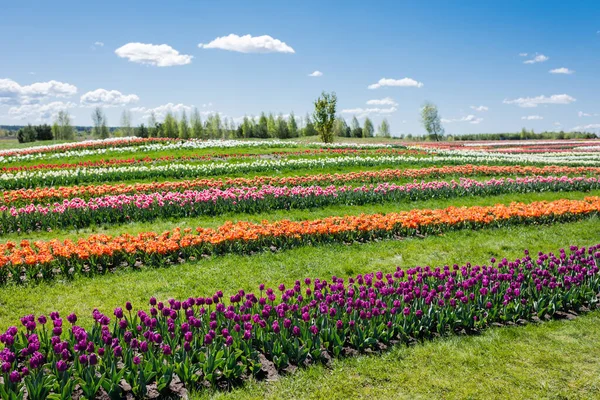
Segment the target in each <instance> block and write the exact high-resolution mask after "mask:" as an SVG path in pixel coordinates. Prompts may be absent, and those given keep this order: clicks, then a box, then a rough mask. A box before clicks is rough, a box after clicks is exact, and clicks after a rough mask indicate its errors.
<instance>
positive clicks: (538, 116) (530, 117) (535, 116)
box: [521, 115, 544, 121]
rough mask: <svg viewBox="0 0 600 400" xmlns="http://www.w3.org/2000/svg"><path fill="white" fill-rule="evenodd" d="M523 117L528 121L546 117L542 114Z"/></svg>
mask: <svg viewBox="0 0 600 400" xmlns="http://www.w3.org/2000/svg"><path fill="white" fill-rule="evenodd" d="M521 119H525V120H528V121H533V120H539V119H544V117H542V116H541V115H527V116H525V117H521Z"/></svg>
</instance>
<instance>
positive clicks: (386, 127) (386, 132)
mask: <svg viewBox="0 0 600 400" xmlns="http://www.w3.org/2000/svg"><path fill="white" fill-rule="evenodd" d="M377 136H379V137H384V138H389V137H392V136H391V134H390V124H389V123H388V121H387V119H385V118H384V119H383V121H381V124H380V125H379V128H378V129H377Z"/></svg>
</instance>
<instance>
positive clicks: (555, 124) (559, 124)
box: [553, 121, 562, 126]
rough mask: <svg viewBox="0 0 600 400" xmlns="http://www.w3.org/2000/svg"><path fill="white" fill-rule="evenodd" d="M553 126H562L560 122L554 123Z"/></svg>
mask: <svg viewBox="0 0 600 400" xmlns="http://www.w3.org/2000/svg"><path fill="white" fill-rule="evenodd" d="M553 125H554V126H561V125H562V124H561V123H560V122H558V121H556V122H555V123H554V124H553Z"/></svg>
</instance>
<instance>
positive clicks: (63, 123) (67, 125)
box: [54, 110, 75, 140]
mask: <svg viewBox="0 0 600 400" xmlns="http://www.w3.org/2000/svg"><path fill="white" fill-rule="evenodd" d="M54 123H55V124H56V125H57V132H56V133H57V134H54V139H57V140H73V138H74V137H75V130H74V129H73V126H72V125H71V116H70V115H69V113H68V112H67V111H65V110H61V111H59V112H58V115H57V116H56V120H55V122H54Z"/></svg>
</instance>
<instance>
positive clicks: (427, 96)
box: [0, 0, 600, 134]
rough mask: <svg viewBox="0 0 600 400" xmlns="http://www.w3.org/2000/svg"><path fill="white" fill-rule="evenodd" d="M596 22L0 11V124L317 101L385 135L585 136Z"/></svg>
mask: <svg viewBox="0 0 600 400" xmlns="http://www.w3.org/2000/svg"><path fill="white" fill-rule="evenodd" d="M450 3H452V4H450ZM599 17H600V2H598V1H577V2H565V1H502V2H491V1H490V2H481V1H477V2H476V1H460V2H448V1H428V2H426V4H425V2H417V1H412V2H404V1H371V2H365V1H348V0H346V1H312V0H304V1H302V2H287V1H285V2H284V1H218V2H217V1H191V0H185V1H184V0H179V1H171V2H165V1H151V0H147V1H143V2H141V1H126V2H125V1H103V2H101V3H99V2H87V1H55V2H49V1H26V0H19V1H18V2H17V1H10V2H9V1H5V0H0V20H1V22H2V35H0V54H2V55H3V57H2V61H1V62H0V124H24V123H26V122H32V123H36V122H38V121H51V120H52V116H53V115H54V114H55V113H56V112H57V111H58V110H59V109H61V108H68V110H69V112H70V113H71V115H72V116H74V117H75V120H74V121H75V123H76V124H79V125H89V124H91V118H90V115H91V111H92V107H93V106H95V105H102V106H103V108H104V110H105V111H106V114H107V116H108V121H109V124H110V125H118V123H119V119H120V114H121V112H122V111H123V110H124V109H130V110H132V117H133V122H134V123H135V124H139V123H140V122H145V120H146V119H147V116H148V114H149V112H150V111H151V110H153V109H154V110H155V111H156V113H157V115H158V116H160V115H161V114H162V113H164V111H165V110H167V109H169V108H171V109H174V110H175V111H180V110H182V109H186V110H188V111H189V110H190V108H191V107H193V106H196V107H198V108H199V109H200V111H202V112H203V113H204V115H206V114H207V113H209V112H220V113H221V114H222V115H223V116H224V117H229V118H232V119H235V120H238V119H239V118H240V117H243V116H244V114H248V115H257V114H259V113H260V112H261V111H266V112H269V111H271V112H273V113H283V114H288V113H289V112H290V111H294V112H295V114H296V115H304V114H305V113H306V112H310V111H312V101H313V100H314V99H315V98H316V97H317V96H318V95H319V94H320V92H321V91H322V90H326V91H335V92H336V93H337V95H338V99H339V100H338V110H339V112H340V114H341V115H343V116H344V117H345V118H346V119H348V120H349V119H351V118H352V115H357V116H359V117H364V116H365V115H368V116H369V117H370V118H371V119H373V120H374V122H375V123H376V124H378V123H379V122H380V121H381V119H382V118H383V117H385V118H387V119H388V121H389V122H390V124H391V127H392V132H393V133H395V134H400V133H414V134H422V133H423V129H422V127H421V126H420V122H419V108H420V106H421V105H422V104H423V102H424V101H426V100H428V101H432V102H434V103H436V104H437V105H438V107H439V109H440V113H441V115H442V117H443V118H444V126H445V128H446V131H447V132H450V133H473V132H506V131H517V130H520V129H521V127H527V128H528V129H530V128H533V129H535V130H536V131H542V130H556V129H564V130H571V129H573V128H576V127H581V128H584V127H587V129H588V130H594V129H597V128H600V97H599V96H598V93H599V92H600V73H599V71H600V51H599V50H600V18H599ZM229 35H235V36H229ZM245 35H250V36H251V37H250V38H248V37H244V36H245ZM264 35H268V37H267V38H265V37H263V36H264ZM219 38H220V39H219ZM201 43H202V44H205V45H206V44H208V46H207V47H208V48H202V47H199V44H201ZM163 44H164V45H167V46H169V47H165V46H163V47H153V46H149V45H155V46H157V45H163ZM240 50H242V51H245V52H240ZM267 50H270V51H267ZM523 53H527V56H524V55H522V54H523ZM140 61H141V62H140ZM528 61H529V62H528ZM534 61H535V62H534ZM156 64H158V65H167V66H158V65H156ZM551 70H556V71H555V72H556V73H551V72H549V71H551ZM314 71H320V72H322V75H321V76H317V77H311V76H309V74H311V73H313V72H314ZM561 72H562V73H561ZM383 78H385V79H387V80H386V81H382V83H383V85H375V84H376V83H378V82H380V80H381V79H383ZM405 78H406V79H405ZM53 81H54V82H53ZM394 85H395V86H394ZM369 86H371V87H376V86H377V88H371V89H369ZM114 91H117V92H114ZM369 101H370V104H368V102H369ZM169 104H170V105H169ZM481 106H484V107H481ZM476 108H477V109H476ZM485 108H487V110H486V109H485Z"/></svg>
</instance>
